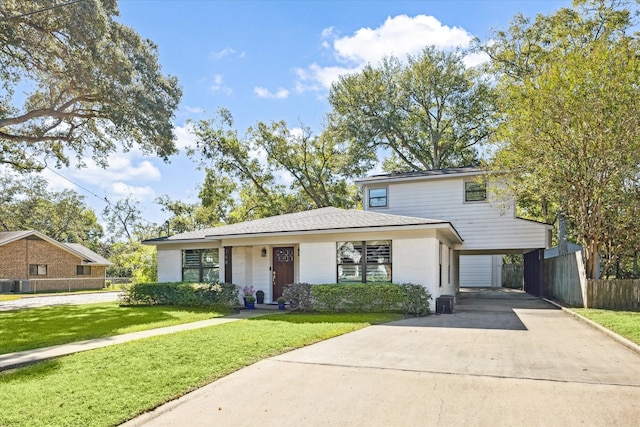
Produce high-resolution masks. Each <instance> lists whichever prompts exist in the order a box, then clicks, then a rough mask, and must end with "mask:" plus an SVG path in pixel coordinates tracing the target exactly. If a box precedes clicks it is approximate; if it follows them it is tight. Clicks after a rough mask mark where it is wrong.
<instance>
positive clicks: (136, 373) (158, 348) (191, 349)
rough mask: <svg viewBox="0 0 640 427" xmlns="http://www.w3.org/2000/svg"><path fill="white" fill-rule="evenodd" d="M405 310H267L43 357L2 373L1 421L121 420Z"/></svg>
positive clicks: (109, 422) (7, 423) (115, 422)
mask: <svg viewBox="0 0 640 427" xmlns="http://www.w3.org/2000/svg"><path fill="white" fill-rule="evenodd" d="M400 317H401V316H399V315H395V314H362V315H360V314H358V315H353V314H345V315H343V314H333V315H317V314H289V315H276V316H265V317H260V318H255V319H251V320H240V321H237V322H232V323H227V324H223V325H218V326H212V327H208V328H203V329H198V330H193V331H187V332H181V333H177V334H171V335H164V336H158V337H153V338H149V339H145V340H139V341H132V342H128V343H125V344H121V345H115V346H112V347H105V348H101V349H97V350H92V351H87V352H83V353H78V354H75V355H71V356H67V357H62V358H58V359H55V360H51V361H48V362H43V363H39V364H37V365H34V366H31V367H26V368H22V369H18V370H16V371H13V372H6V373H4V374H0V408H1V410H0V425H2V426H51V425H55V426H80V425H81V426H112V425H118V424H120V423H122V422H124V421H126V420H128V419H131V418H133V417H135V416H136V415H139V414H141V413H143V412H145V411H148V410H150V409H153V408H155V407H157V406H159V405H161V404H163V403H165V402H167V401H169V400H172V399H175V398H178V397H180V396H182V395H183V394H185V393H187V392H189V391H191V390H194V389H196V388H198V387H201V386H203V385H205V384H208V383H210V382H212V381H215V380H216V379H218V378H221V377H223V376H225V375H228V374H230V373H231V372H234V371H236V370H238V369H240V368H242V367H244V366H247V365H250V364H252V363H255V362H257V361H259V360H261V359H264V358H267V357H270V356H274V355H277V354H281V353H284V352H286V351H289V350H292V349H295V348H299V347H303V346H305V345H309V344H312V343H314V342H318V341H321V340H325V339H328V338H331V337H334V336H337V335H341V334H344V333H347V332H351V331H354V330H356V329H360V328H363V327H366V326H368V325H370V324H373V323H382V322H388V321H392V320H397V319H399V318H400ZM267 380H268V379H266V378H256V381H267ZM238 399H240V401H241V400H242V396H238ZM256 423H259V419H257V420H256Z"/></svg>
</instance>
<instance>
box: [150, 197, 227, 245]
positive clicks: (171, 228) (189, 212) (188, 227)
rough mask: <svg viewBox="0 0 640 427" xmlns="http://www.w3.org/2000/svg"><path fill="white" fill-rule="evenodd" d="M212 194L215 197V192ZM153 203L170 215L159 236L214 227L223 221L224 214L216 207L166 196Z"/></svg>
mask: <svg viewBox="0 0 640 427" xmlns="http://www.w3.org/2000/svg"><path fill="white" fill-rule="evenodd" d="M213 192H214V194H216V195H217V192H215V190H214V191H213ZM155 203H157V204H159V205H160V206H161V209H162V210H163V211H164V212H168V213H170V214H171V217H170V218H169V219H168V220H167V221H166V222H165V224H164V225H163V226H162V227H161V230H160V231H161V234H164V233H166V234H167V235H171V234H175V233H185V232H188V231H196V230H201V229H203V228H209V227H214V226H216V225H218V224H220V223H221V222H223V219H224V213H222V211H220V210H218V209H216V208H217V207H219V206H218V205H214V206H203V205H202V204H201V203H187V202H183V201H181V200H172V199H171V198H170V197H169V196H167V195H163V196H160V197H158V198H156V200H155Z"/></svg>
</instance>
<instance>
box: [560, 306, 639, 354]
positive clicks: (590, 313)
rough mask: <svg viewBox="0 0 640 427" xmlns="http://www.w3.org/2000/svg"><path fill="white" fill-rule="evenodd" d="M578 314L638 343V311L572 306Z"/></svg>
mask: <svg viewBox="0 0 640 427" xmlns="http://www.w3.org/2000/svg"><path fill="white" fill-rule="evenodd" d="M572 310H573V311H575V312H576V313H578V314H581V315H582V316H584V317H586V318H587V319H589V320H593V321H594V322H596V323H599V324H600V325H602V326H604V327H605V328H607V329H610V330H612V331H613V332H615V333H617V334H618V335H622V336H623V337H625V338H626V339H628V340H630V341H633V342H635V343H636V344H639V345H640V312H637V311H614V310H598V309H594V308H573V309H572Z"/></svg>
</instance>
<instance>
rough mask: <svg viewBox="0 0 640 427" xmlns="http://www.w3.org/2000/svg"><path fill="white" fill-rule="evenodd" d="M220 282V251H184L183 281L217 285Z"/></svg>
mask: <svg viewBox="0 0 640 427" xmlns="http://www.w3.org/2000/svg"><path fill="white" fill-rule="evenodd" d="M219 280H220V264H219V251H218V249H217V248H215V249H185V250H183V251H182V281H183V282H203V283H217V282H218V281H219Z"/></svg>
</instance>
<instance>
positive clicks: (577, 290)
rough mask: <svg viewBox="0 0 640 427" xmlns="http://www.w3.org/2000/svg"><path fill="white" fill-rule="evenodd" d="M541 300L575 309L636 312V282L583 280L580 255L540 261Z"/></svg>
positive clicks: (639, 283) (639, 290)
mask: <svg viewBox="0 0 640 427" xmlns="http://www.w3.org/2000/svg"><path fill="white" fill-rule="evenodd" d="M544 284H545V288H544V296H546V297H550V298H553V299H555V300H557V301H560V302H563V303H565V304H568V305H571V306H575V307H585V308H600V309H605V310H630V311H640V280H637V279H636V280H631V279H587V278H586V274H585V271H584V261H583V257H582V253H581V252H576V253H572V254H567V255H561V256H558V257H555V258H549V259H546V260H544Z"/></svg>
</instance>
